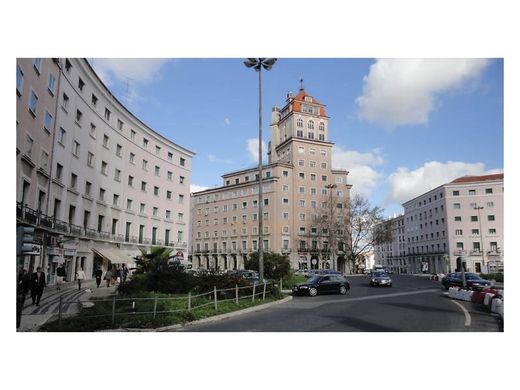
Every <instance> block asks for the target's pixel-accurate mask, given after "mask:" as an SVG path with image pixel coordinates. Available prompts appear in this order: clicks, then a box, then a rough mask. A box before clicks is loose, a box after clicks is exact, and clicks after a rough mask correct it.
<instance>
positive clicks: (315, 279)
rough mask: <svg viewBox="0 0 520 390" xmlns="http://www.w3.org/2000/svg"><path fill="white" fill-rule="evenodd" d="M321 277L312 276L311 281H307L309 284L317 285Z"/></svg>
mask: <svg viewBox="0 0 520 390" xmlns="http://www.w3.org/2000/svg"><path fill="white" fill-rule="evenodd" d="M319 280H320V277H319V276H312V277H310V278H309V279H307V283H317V282H319Z"/></svg>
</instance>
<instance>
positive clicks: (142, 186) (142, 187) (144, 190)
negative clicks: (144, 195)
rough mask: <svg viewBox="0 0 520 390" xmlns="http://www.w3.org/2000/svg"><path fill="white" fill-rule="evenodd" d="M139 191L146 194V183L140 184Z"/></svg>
mask: <svg viewBox="0 0 520 390" xmlns="http://www.w3.org/2000/svg"><path fill="white" fill-rule="evenodd" d="M141 191H143V192H146V182H145V181H142V182H141Z"/></svg>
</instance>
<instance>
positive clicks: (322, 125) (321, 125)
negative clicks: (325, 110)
mask: <svg viewBox="0 0 520 390" xmlns="http://www.w3.org/2000/svg"><path fill="white" fill-rule="evenodd" d="M319 129H320V130H325V123H323V122H320V127H319Z"/></svg>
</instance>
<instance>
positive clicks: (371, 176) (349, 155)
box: [332, 146, 384, 195]
mask: <svg viewBox="0 0 520 390" xmlns="http://www.w3.org/2000/svg"><path fill="white" fill-rule="evenodd" d="M383 163H384V159H383V156H382V152H381V150H380V149H374V150H372V151H371V152H366V153H363V152H358V151H356V150H345V149H343V148H341V147H340V146H334V147H333V148H332V166H333V167H334V168H342V169H346V170H347V171H349V174H348V182H349V184H352V192H353V193H358V194H363V195H368V194H370V193H371V192H372V191H373V189H374V188H375V187H376V185H377V183H378V181H379V180H380V178H381V173H380V172H378V171H377V170H376V169H375V168H374V167H376V166H378V165H381V164H383Z"/></svg>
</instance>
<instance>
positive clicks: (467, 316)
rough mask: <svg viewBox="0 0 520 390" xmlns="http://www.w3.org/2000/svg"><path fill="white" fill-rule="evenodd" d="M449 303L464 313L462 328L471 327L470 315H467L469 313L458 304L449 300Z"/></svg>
mask: <svg viewBox="0 0 520 390" xmlns="http://www.w3.org/2000/svg"><path fill="white" fill-rule="evenodd" d="M450 301H451V302H453V303H454V304H456V305H457V306H458V307H460V309H461V310H462V312H463V313H464V317H465V318H466V320H465V321H464V326H471V315H470V314H469V311H467V310H466V308H465V307H464V306H462V305H461V304H460V303H459V302H457V301H454V300H451V299H450Z"/></svg>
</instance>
